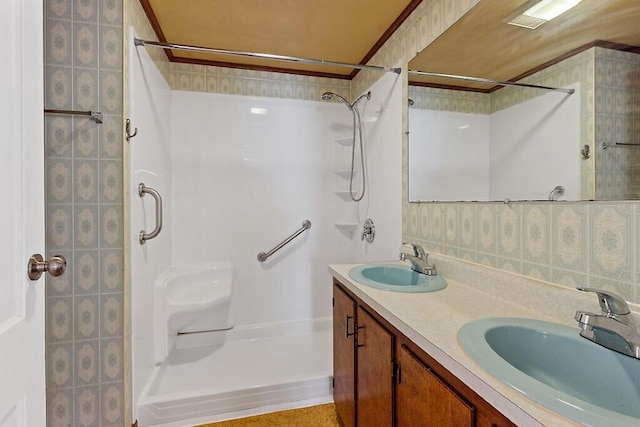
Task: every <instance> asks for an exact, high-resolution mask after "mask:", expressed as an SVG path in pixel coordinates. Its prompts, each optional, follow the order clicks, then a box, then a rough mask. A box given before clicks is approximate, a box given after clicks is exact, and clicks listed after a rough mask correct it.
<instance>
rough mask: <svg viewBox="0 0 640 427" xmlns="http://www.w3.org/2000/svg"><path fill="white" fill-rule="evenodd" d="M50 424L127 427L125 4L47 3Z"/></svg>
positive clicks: (89, 0)
mask: <svg viewBox="0 0 640 427" xmlns="http://www.w3.org/2000/svg"><path fill="white" fill-rule="evenodd" d="M44 8H45V11H44V15H45V24H44V25H45V82H44V85H45V108H52V109H73V110H84V111H87V110H92V111H101V112H103V113H104V123H103V124H96V123H94V122H93V121H91V120H89V119H88V118H85V117H80V116H76V117H70V116H64V115H47V116H46V117H45V157H46V158H45V167H46V172H45V173H46V191H47V200H46V217H47V224H46V251H47V255H48V256H52V255H54V254H58V253H61V254H63V255H64V256H65V257H66V258H67V261H68V263H69V267H70V268H69V269H68V270H67V272H66V273H65V274H64V275H63V276H60V277H59V278H51V277H50V276H47V283H46V292H47V302H46V372H47V425H49V426H97V425H101V426H122V425H124V424H125V416H124V407H125V381H124V369H123V367H124V335H123V331H124V330H123V325H124V311H123V300H124V293H123V276H124V274H123V271H124V264H123V246H122V244H123V194H122V132H121V128H122V2H120V1H114V0H76V1H71V0H46V1H45V2H44Z"/></svg>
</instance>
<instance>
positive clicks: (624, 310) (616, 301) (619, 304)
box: [576, 287, 629, 316]
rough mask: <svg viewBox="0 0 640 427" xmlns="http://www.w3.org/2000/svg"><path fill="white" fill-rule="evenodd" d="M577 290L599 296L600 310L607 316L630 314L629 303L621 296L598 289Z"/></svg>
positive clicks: (579, 288)
mask: <svg viewBox="0 0 640 427" xmlns="http://www.w3.org/2000/svg"><path fill="white" fill-rule="evenodd" d="M576 289H577V290H579V291H582V292H595V293H596V294H597V295H598V302H599V303H600V308H601V309H602V312H603V313H604V314H606V315H614V316H619V315H624V314H629V306H628V305H627V302H626V301H625V300H624V299H622V298H621V297H620V296H618V295H616V294H614V293H611V292H607V291H603V290H601V289H596V288H581V287H578V288H576Z"/></svg>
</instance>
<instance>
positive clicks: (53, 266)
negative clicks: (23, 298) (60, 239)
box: [27, 254, 67, 280]
mask: <svg viewBox="0 0 640 427" xmlns="http://www.w3.org/2000/svg"><path fill="white" fill-rule="evenodd" d="M66 268H67V260H66V259H65V258H64V257H63V256H62V255H54V256H52V257H51V259H50V260H49V261H45V260H44V258H42V255H40V254H33V255H31V258H29V263H28V264H27V275H28V276H29V279H31V280H38V279H39V278H40V276H42V273H44V272H45V271H48V272H49V274H50V275H52V276H54V277H58V276H60V275H61V274H62V273H64V270H65V269H66Z"/></svg>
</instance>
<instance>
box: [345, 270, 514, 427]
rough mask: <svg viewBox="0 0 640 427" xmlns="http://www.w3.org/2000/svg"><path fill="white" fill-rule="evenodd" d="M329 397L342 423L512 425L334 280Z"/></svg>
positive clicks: (373, 426)
mask: <svg viewBox="0 0 640 427" xmlns="http://www.w3.org/2000/svg"><path fill="white" fill-rule="evenodd" d="M333 298H334V300H333V304H334V306H333V334H334V335H333V342H334V347H333V352H334V362H333V364H334V365H333V366H334V391H333V396H334V401H335V404H336V411H337V413H338V415H339V417H340V419H341V421H342V424H343V425H344V426H345V427H356V426H357V427H378V426H380V427H393V426H397V427H432V426H434V427H436V426H437V427H467V426H468V427H516V425H515V424H513V423H512V422H511V421H509V420H508V419H507V418H506V417H504V416H503V415H502V414H501V413H500V412H498V411H497V410H496V409H495V408H493V407H492V406H491V405H489V404H488V403H487V402H486V401H485V400H484V399H482V398H481V397H480V396H479V395H478V394H476V393H475V392H474V391H473V390H471V389H470V388H469V387H467V386H466V385H465V384H464V383H463V382H462V381H460V380H459V379H458V378H457V377H456V376H454V375H453V374H451V373H450V372H449V371H448V370H447V369H445V368H444V367H443V366H442V365H440V364H439V363H438V362H436V361H435V359H433V358H432V357H431V356H430V355H428V354H427V353H425V352H424V351H423V350H422V349H420V348H419V347H418V346H417V345H416V344H415V343H413V342H412V341H411V340H409V339H408V338H407V337H406V336H404V334H402V333H401V332H400V331H398V330H397V329H396V328H395V327H394V326H393V325H391V324H390V323H389V322H387V321H386V320H385V319H384V318H382V316H380V315H378V314H377V313H376V312H375V311H373V310H372V309H371V308H370V307H368V306H367V305H366V304H365V303H364V302H362V301H360V300H359V299H358V298H357V297H356V296H355V295H354V294H352V293H351V292H350V291H348V290H347V289H346V287H344V286H343V285H342V284H341V283H340V282H338V281H337V280H336V279H334V281H333Z"/></svg>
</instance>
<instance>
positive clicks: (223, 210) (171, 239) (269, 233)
mask: <svg viewBox="0 0 640 427" xmlns="http://www.w3.org/2000/svg"><path fill="white" fill-rule="evenodd" d="M130 63H131V70H130V71H131V94H132V95H131V100H130V102H131V120H132V125H133V126H134V127H138V129H139V133H138V136H137V137H136V138H134V139H132V140H131V143H130V152H131V157H130V158H131V164H130V168H129V169H130V171H131V176H130V182H129V191H130V192H131V194H130V202H131V209H130V212H131V238H130V245H131V276H132V281H131V283H132V285H131V287H132V313H133V325H132V337H133V367H132V370H133V382H134V393H133V399H134V401H133V405H134V415H136V414H135V412H136V405H137V404H138V402H139V401H140V399H141V398H142V400H144V399H148V397H149V396H144V395H143V389H144V388H145V386H147V383H148V382H149V381H150V378H152V374H153V375H154V376H155V375H157V374H154V373H153V372H154V369H155V364H154V363H153V354H152V353H153V334H152V330H153V325H152V322H151V319H150V316H148V313H151V312H152V310H153V307H152V306H151V305H152V304H153V298H152V284H153V280H154V279H155V277H157V276H158V275H159V274H161V273H162V272H163V271H164V270H165V269H166V268H168V267H169V266H171V265H183V264H198V263H206V262H218V261H229V262H231V263H233V265H234V266H235V278H234V291H233V292H234V297H233V304H234V313H235V325H236V328H238V329H239V330H242V329H243V328H252V327H258V326H261V325H262V326H264V325H266V324H268V325H273V324H275V325H278V324H282V325H291V324H296V323H297V322H300V321H308V322H310V323H309V324H314V322H316V321H318V320H319V319H323V318H324V319H326V318H328V317H330V316H331V313H332V308H331V275H330V274H329V271H328V268H327V265H328V264H330V263H344V262H367V261H383V260H389V259H394V258H396V257H397V250H398V247H399V245H400V243H401V191H402V190H401V189H402V185H401V180H402V175H401V165H402V161H401V155H402V149H401V145H402V144H401V135H402V130H401V128H400V123H401V122H402V120H401V114H402V110H401V105H402V102H401V100H402V87H401V79H400V78H399V76H397V75H395V74H391V73H388V74H386V75H384V76H383V77H382V78H381V79H380V80H379V81H378V82H377V83H376V84H375V85H374V86H373V87H372V88H371V90H372V99H371V100H370V101H368V102H366V103H362V104H361V114H362V116H363V122H364V123H365V145H366V148H365V153H366V159H367V170H368V178H367V179H368V182H367V183H368V190H367V196H366V197H365V199H364V200H363V201H362V202H360V203H359V204H357V205H356V204H354V203H352V202H345V201H344V199H342V198H341V197H339V196H337V195H336V193H335V191H336V190H337V189H338V188H336V187H337V185H338V184H336V175H335V170H336V162H341V161H343V159H342V158H341V156H342V155H343V154H342V153H343V152H341V151H340V149H339V148H336V146H337V144H336V143H335V142H334V141H335V139H336V138H341V137H348V136H350V135H351V131H350V126H351V115H350V113H349V111H348V110H347V109H346V108H345V107H344V105H342V104H336V103H327V102H322V101H320V100H319V101H318V102H312V101H301V100H291V99H276V98H264V97H250V96H236V95H225V94H210V93H197V92H183V91H171V90H169V88H168V86H167V85H166V83H165V82H164V80H163V79H162V77H161V76H160V73H159V72H158V70H157V69H156V68H155V66H154V65H153V63H152V61H151V60H150V59H149V58H148V56H147V54H146V52H145V51H144V48H138V49H132V58H131V61H130ZM318 98H319V96H318ZM339 153H340V154H339ZM336 154H337V155H338V156H340V158H337V159H334V155H336ZM349 160H350V159H349ZM338 181H339V179H338ZM139 182H145V184H146V185H148V186H151V187H153V188H156V189H157V190H158V191H160V193H161V194H162V196H163V197H164V204H165V217H164V220H165V226H164V227H165V228H164V230H163V231H162V233H161V234H160V236H159V237H158V238H157V239H155V240H151V241H149V242H147V244H146V245H144V246H140V245H139V243H138V242H137V233H138V231H139V228H140V227H143V228H145V227H146V228H148V229H151V228H152V227H153V224H154V219H153V206H152V205H151V204H150V203H151V201H146V200H144V203H143V201H142V200H140V199H139V198H138V196H137V194H136V193H135V188H136V187H137V185H138V183H139ZM147 203H149V204H148V205H147ZM143 206H144V210H143ZM346 217H348V218H346ZM368 217H370V218H372V219H373V220H374V221H375V223H376V232H377V235H376V240H375V241H374V243H372V244H368V243H365V242H362V241H361V240H360V228H358V229H357V230H356V232H355V233H354V234H353V235H349V234H348V233H347V234H345V233H344V231H343V230H341V229H339V228H337V227H336V226H335V224H336V223H339V222H343V221H345V219H348V220H350V221H353V222H357V223H358V224H360V227H361V224H362V223H363V222H364V220H365V219H366V218H368ZM143 218H145V220H144V221H143ZM305 219H309V220H310V221H311V223H312V227H311V229H309V230H307V231H305V232H304V233H303V234H302V235H301V236H299V237H298V238H297V239H295V240H294V241H293V242H291V243H290V244H289V245H287V246H286V247H285V248H283V249H282V250H280V251H279V252H277V253H276V254H275V255H273V256H272V257H271V258H270V259H269V260H267V261H266V262H264V263H260V262H258V260H257V259H256V256H257V254H258V252H261V251H267V250H269V249H270V248H271V247H273V246H274V245H275V244H277V243H279V242H280V241H281V240H282V239H284V238H285V237H287V236H288V235H289V234H291V233H292V232H294V231H295V230H297V229H298V228H299V227H300V226H301V223H302V221H303V220H305ZM145 221H146V222H145ZM284 334H285V335H287V333H284ZM321 339H322V338H321ZM326 347H327V348H326V358H328V360H330V359H331V348H330V345H327V346H326ZM183 354H184V353H183ZM278 357H279V358H285V359H286V357H287V354H286V349H285V348H283V353H282V354H279V355H278ZM212 363H215V362H212ZM184 366H186V364H183V368H184ZM193 366H194V369H202V367H200V366H198V367H196V366H197V364H195V363H194V364H193ZM229 369H234V368H233V367H229ZM310 369H311V371H313V366H310ZM330 375H331V370H330V368H329V369H328V370H327V372H325V374H324V376H325V378H327V379H328V377H329V376H330ZM195 386H196V385H195V384H194V388H196V390H192V392H191V396H193V397H194V398H195V397H196V396H198V393H199V392H200V391H201V392H203V393H205V392H206V390H204V389H201V390H200V391H198V390H197V388H198V387H195ZM152 387H153V385H152V384H150V385H149V386H148V387H147V388H148V389H150V388H152ZM154 399H155V400H156V401H157V400H158V399H161V397H158V396H154ZM284 406H291V403H289V404H288V405H284Z"/></svg>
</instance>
